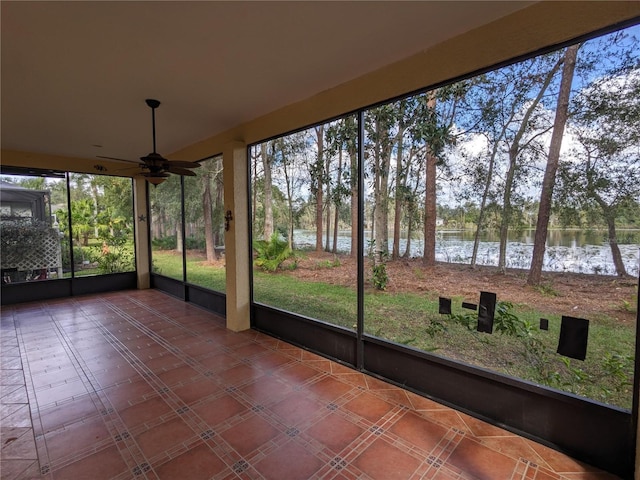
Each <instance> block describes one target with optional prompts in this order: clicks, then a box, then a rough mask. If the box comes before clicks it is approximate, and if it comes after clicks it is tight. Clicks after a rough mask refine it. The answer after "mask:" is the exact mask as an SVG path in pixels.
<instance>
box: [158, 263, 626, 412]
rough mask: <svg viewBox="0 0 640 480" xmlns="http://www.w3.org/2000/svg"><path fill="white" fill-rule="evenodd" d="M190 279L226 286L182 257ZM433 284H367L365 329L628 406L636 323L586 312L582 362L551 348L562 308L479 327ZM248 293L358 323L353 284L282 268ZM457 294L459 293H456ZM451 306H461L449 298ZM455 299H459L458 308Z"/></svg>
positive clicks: (214, 271) (169, 271) (172, 268)
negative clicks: (517, 330)
mask: <svg viewBox="0 0 640 480" xmlns="http://www.w3.org/2000/svg"><path fill="white" fill-rule="evenodd" d="M153 258H154V268H155V269H156V271H158V273H161V274H162V275H166V276H169V277H172V278H176V279H181V278H182V257H181V256H180V255H175V254H172V253H167V252H154V255H153ZM187 276H188V279H189V282H190V283H193V284H197V285H200V286H203V287H205V288H210V289H213V290H217V291H224V285H225V283H224V282H225V272H224V269H222V268H213V267H211V266H206V265H203V264H202V262H201V261H200V260H199V259H188V260H187ZM434 298H435V296H434V295H433V292H431V293H429V292H425V294H424V295H418V294H412V293H400V294H398V293H394V294H392V293H388V292H383V291H377V290H373V289H367V291H366V293H365V301H364V304H365V318H364V324H365V332H366V333H367V334H369V335H373V336H376V337H379V338H383V339H386V340H389V341H392V342H395V343H399V344H404V345H406V346H408V347H410V348H415V349H419V350H422V351H428V352H432V353H433V354H435V355H440V356H442V357H445V358H450V359H454V360H457V361H461V362H465V363H468V364H472V365H476V366H479V367H482V368H486V369H489V370H492V371H496V372H500V373H504V374H507V375H510V376H513V377H517V378H521V379H525V380H529V381H532V382H534V383H539V384H543V385H548V386H551V387H554V388H558V389H561V390H564V391H567V392H570V393H574V394H577V395H580V396H583V397H587V398H591V399H594V400H598V401H602V402H604V403H608V404H611V405H616V406H619V407H622V408H625V409H630V408H631V402H632V378H633V377H632V374H633V362H634V361H633V356H634V344H635V325H628V324H620V323H618V322H616V321H615V320H612V319H609V318H606V317H604V318H596V319H591V323H590V332H589V344H588V350H587V358H586V360H585V361H584V362H582V361H579V360H573V359H571V360H570V359H567V358H565V357H562V356H560V355H558V354H557V353H556V349H557V345H558V338H559V333H560V323H561V315H560V314H558V315H549V314H548V313H547V314H543V313H541V312H540V311H537V310H536V309H535V308H532V307H530V306H525V305H520V306H518V305H516V306H514V309H513V313H515V314H516V316H517V317H518V319H519V320H520V321H521V322H524V323H523V324H527V325H529V327H530V328H529V329H528V331H527V334H526V335H522V336H520V337H516V336H513V335H507V334H501V333H498V332H494V333H493V334H492V335H488V334H485V333H478V332H477V331H476V330H475V319H474V322H472V324H471V328H469V327H467V326H465V325H464V324H462V323H460V322H459V321H456V320H455V319H454V318H451V317H449V316H445V315H440V314H439V313H438V301H437V299H434ZM254 300H255V301H256V302H259V303H263V304H265V305H269V306H273V307H275V308H280V309H283V310H287V311H290V312H293V313H297V314H300V315H304V316H307V317H310V318H315V319H318V320H322V321H325V322H329V323H332V324H335V325H340V326H343V327H346V328H349V329H354V330H355V328H356V323H357V294H356V289H355V286H354V287H345V286H340V285H330V284H327V283H321V282H312V281H301V280H299V279H297V278H296V277H294V276H291V275H286V274H282V273H264V272H262V271H259V270H256V271H254ZM458 300H459V299H458ZM453 305H454V311H453V313H454V314H464V313H470V311H469V310H462V309H461V308H460V307H459V305H460V301H456V299H454V301H453ZM455 305H458V307H457V308H456V307H455ZM540 317H545V318H548V319H549V330H548V331H544V330H539V328H538V325H539V319H540Z"/></svg>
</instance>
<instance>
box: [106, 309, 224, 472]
mask: <svg viewBox="0 0 640 480" xmlns="http://www.w3.org/2000/svg"><path fill="white" fill-rule="evenodd" d="M104 301H105V300H103V302H104ZM107 306H108V307H109V308H110V309H111V310H112V311H114V312H116V313H117V314H118V315H120V316H121V317H122V318H124V319H125V320H127V321H128V322H130V323H131V324H132V325H133V326H136V328H137V325H135V324H134V322H135V323H139V322H137V321H136V320H135V319H133V317H131V316H130V315H129V314H128V313H126V312H124V311H122V310H121V309H119V308H117V307H116V306H114V305H113V304H107ZM102 328H103V327H102ZM143 333H145V334H146V332H143ZM102 334H103V335H104V336H105V338H108V339H110V342H111V343H112V345H114V347H115V348H116V350H117V351H118V352H120V354H121V355H123V356H126V357H128V358H130V359H131V360H135V362H133V363H134V365H132V366H133V367H134V368H135V369H137V370H139V371H141V375H142V376H143V378H145V380H146V381H147V382H149V383H150V384H151V385H152V386H154V384H155V386H156V387H157V388H154V390H156V392H158V394H159V395H160V396H161V397H162V398H164V399H165V401H168V403H169V405H170V406H171V407H172V408H173V410H174V411H175V412H177V411H178V410H179V409H186V410H185V411H184V412H182V413H178V416H179V417H180V418H182V419H183V421H185V423H186V424H187V425H188V426H189V427H190V428H191V429H192V430H193V431H194V434H195V435H196V437H197V438H202V435H203V434H205V433H207V432H208V431H209V430H210V428H208V426H207V424H206V423H205V422H204V421H203V420H202V419H201V418H200V417H198V416H197V415H196V414H195V413H193V412H192V410H191V408H190V407H189V406H188V405H187V404H186V403H184V402H183V401H182V400H181V399H180V398H179V397H178V396H177V395H175V393H173V391H172V389H171V388H170V387H169V386H167V385H166V384H165V383H164V382H163V381H162V380H161V379H160V378H159V377H157V376H156V375H155V373H154V372H153V371H152V370H151V369H149V368H148V367H146V366H145V365H144V363H143V362H142V361H140V359H138V358H137V357H136V356H135V354H133V352H132V351H131V350H130V349H129V348H128V347H127V346H126V345H124V344H123V343H122V342H121V341H120V340H119V339H118V338H117V337H115V335H114V334H113V333H112V332H109V331H108V330H106V329H103V331H102ZM149 336H150V337H151V335H149ZM181 354H182V352H181ZM183 355H184V354H183ZM130 363H132V362H130ZM174 407H175V408H174ZM215 444H216V449H217V450H220V449H223V450H227V449H229V448H230V447H229V446H227V445H226V443H225V444H220V443H219V440H218V439H215ZM214 451H216V450H214ZM218 453H220V452H218ZM225 457H228V455H225V456H224V457H221V458H222V459H223V460H224V458H225ZM152 460H153V459H148V460H147V463H149V464H150V465H151V462H152ZM225 463H228V462H225ZM234 463H235V462H234ZM227 466H228V467H229V468H230V465H227Z"/></svg>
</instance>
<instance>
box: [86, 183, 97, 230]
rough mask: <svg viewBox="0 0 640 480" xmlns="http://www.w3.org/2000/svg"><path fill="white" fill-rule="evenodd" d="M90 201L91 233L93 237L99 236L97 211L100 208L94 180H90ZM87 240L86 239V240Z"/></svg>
mask: <svg viewBox="0 0 640 480" xmlns="http://www.w3.org/2000/svg"><path fill="white" fill-rule="evenodd" d="M90 185H91V201H92V203H93V221H94V226H93V235H94V237H95V238H98V237H99V236H100V230H99V229H98V213H100V209H99V207H98V197H99V196H100V194H99V193H98V186H97V185H96V183H95V182H94V181H91V183H90ZM87 241H88V240H87Z"/></svg>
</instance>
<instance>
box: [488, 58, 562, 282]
mask: <svg viewBox="0 0 640 480" xmlns="http://www.w3.org/2000/svg"><path fill="white" fill-rule="evenodd" d="M561 64H562V59H559V60H558V61H557V62H556V63H555V65H554V66H553V68H551V70H549V72H547V75H546V76H545V78H544V81H543V83H542V86H541V87H540V91H539V92H538V95H537V96H536V98H535V99H534V100H533V101H532V102H531V104H530V105H529V107H528V108H527V110H526V111H525V114H524V116H523V117H522V121H521V122H520V127H519V128H518V131H517V132H516V134H515V136H514V137H513V142H512V143H511V146H510V147H509V169H508V170H507V174H506V178H505V187H504V194H503V196H502V220H501V222H500V248H499V251H500V253H499V257H498V269H499V270H500V271H501V272H502V273H505V272H506V269H507V241H508V235H509V226H510V224H511V214H512V213H513V212H512V207H511V196H512V194H513V181H514V178H515V175H516V167H517V166H518V156H519V155H520V149H521V145H520V142H522V138H523V137H524V134H525V132H526V131H527V127H528V125H529V120H530V119H531V115H533V112H534V110H535V109H536V107H537V106H538V104H539V103H540V101H541V100H542V97H543V96H544V93H545V92H546V91H547V88H549V85H550V84H551V80H553V77H554V75H555V74H556V72H557V71H558V69H559V68H560V65H561Z"/></svg>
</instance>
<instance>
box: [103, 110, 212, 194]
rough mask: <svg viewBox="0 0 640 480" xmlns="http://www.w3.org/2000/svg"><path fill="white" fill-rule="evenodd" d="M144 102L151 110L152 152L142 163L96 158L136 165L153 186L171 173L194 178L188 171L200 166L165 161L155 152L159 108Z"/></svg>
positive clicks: (193, 174)
mask: <svg viewBox="0 0 640 480" xmlns="http://www.w3.org/2000/svg"><path fill="white" fill-rule="evenodd" d="M145 102H146V104H147V105H148V106H149V108H151V127H152V132H153V152H151V153H149V154H147V155H145V156H144V157H140V160H141V161H142V162H135V161H133V160H125V159H122V158H115V157H104V156H101V155H97V156H98V158H106V159H109V160H119V161H121V162H129V163H136V164H137V165H138V166H139V167H140V168H142V170H143V172H142V173H141V175H142V176H143V177H145V178H146V179H147V181H148V182H149V183H151V184H153V185H160V184H161V183H162V182H164V181H165V180H166V179H167V178H168V177H169V174H171V173H173V174H175V175H185V176H190V177H195V176H196V174H195V173H193V172H192V171H191V170H189V169H191V168H198V167H199V166H200V164H199V163H197V162H187V161H183V160H167V159H166V158H164V157H163V156H162V155H160V154H159V153H158V152H156V108H158V107H159V106H160V102H159V101H158V100H154V99H152V98H147V99H146V100H145Z"/></svg>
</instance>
